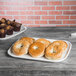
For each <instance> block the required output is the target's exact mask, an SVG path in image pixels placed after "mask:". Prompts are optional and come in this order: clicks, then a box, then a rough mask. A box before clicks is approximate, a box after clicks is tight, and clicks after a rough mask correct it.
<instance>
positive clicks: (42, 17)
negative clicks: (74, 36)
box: [0, 0, 76, 27]
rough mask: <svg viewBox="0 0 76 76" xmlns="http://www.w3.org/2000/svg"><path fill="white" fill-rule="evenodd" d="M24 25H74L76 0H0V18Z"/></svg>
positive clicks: (75, 22) (75, 20)
mask: <svg viewBox="0 0 76 76" xmlns="http://www.w3.org/2000/svg"><path fill="white" fill-rule="evenodd" d="M2 17H5V18H7V19H16V21H19V22H22V23H23V24H24V25H25V26H30V27H40V26H41V27H43V26H44V27H45V26H46V27H48V26H76V0H0V18H2Z"/></svg>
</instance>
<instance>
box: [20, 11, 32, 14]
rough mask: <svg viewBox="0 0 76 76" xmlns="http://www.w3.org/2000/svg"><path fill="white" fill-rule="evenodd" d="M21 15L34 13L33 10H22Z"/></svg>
mask: <svg viewBox="0 0 76 76" xmlns="http://www.w3.org/2000/svg"><path fill="white" fill-rule="evenodd" d="M20 15H33V11H20Z"/></svg>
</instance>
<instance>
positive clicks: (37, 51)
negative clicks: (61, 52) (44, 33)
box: [29, 42, 45, 58]
mask: <svg viewBox="0 0 76 76" xmlns="http://www.w3.org/2000/svg"><path fill="white" fill-rule="evenodd" d="M44 50H45V45H44V44H42V43H40V42H35V43H33V44H31V45H30V47H29V54H30V55H31V56H32V57H35V58H37V57H41V56H43V55H44Z"/></svg>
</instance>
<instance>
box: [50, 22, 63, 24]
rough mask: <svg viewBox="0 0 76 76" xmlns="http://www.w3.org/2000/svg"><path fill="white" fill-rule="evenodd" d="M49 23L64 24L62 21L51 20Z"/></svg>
mask: <svg viewBox="0 0 76 76" xmlns="http://www.w3.org/2000/svg"><path fill="white" fill-rule="evenodd" d="M49 24H62V21H49Z"/></svg>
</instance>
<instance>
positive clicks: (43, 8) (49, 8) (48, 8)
mask: <svg viewBox="0 0 76 76" xmlns="http://www.w3.org/2000/svg"><path fill="white" fill-rule="evenodd" d="M42 10H55V7H49V6H45V7H42Z"/></svg>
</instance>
